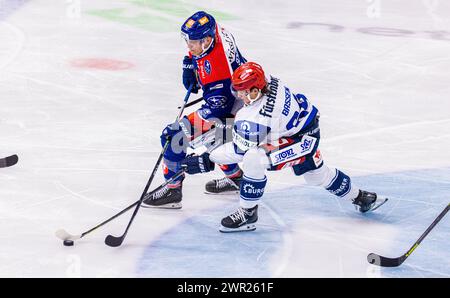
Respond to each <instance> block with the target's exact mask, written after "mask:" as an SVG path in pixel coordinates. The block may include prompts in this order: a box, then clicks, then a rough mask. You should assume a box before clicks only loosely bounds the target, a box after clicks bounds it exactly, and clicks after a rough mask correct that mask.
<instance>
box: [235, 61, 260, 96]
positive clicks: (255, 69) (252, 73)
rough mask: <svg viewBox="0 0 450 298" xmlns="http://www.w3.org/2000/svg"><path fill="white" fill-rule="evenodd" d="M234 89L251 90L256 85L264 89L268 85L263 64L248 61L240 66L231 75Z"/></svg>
mask: <svg viewBox="0 0 450 298" xmlns="http://www.w3.org/2000/svg"><path fill="white" fill-rule="evenodd" d="M231 84H232V85H233V88H234V90H236V91H240V90H250V89H252V88H254V87H256V88H258V89H262V88H264V87H265V86H266V84H267V82H266V77H265V75H264V70H263V69H262V67H261V65H259V64H257V63H255V62H247V63H244V64H242V65H241V66H239V67H238V68H237V69H236V70H235V71H234V73H233V76H232V77H231Z"/></svg>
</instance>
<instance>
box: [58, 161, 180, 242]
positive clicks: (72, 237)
mask: <svg viewBox="0 0 450 298" xmlns="http://www.w3.org/2000/svg"><path fill="white" fill-rule="evenodd" d="M183 173H184V169H182V170H180V171H178V172H177V173H176V174H175V175H174V176H173V177H172V178H170V179H169V180H167V181H166V182H164V183H163V184H161V185H160V186H158V187H157V188H155V189H154V190H153V191H151V192H149V193H148V194H146V195H145V197H149V196H151V195H153V194H154V193H155V192H157V191H158V190H160V189H161V188H163V187H164V186H166V185H167V184H169V183H172V182H173V181H174V180H175V179H177V178H178V177H180V176H181V175H183ZM140 202H141V200H139V201H136V202H134V203H133V204H131V205H130V206H128V207H127V208H125V209H123V210H122V211H120V212H119V213H117V214H115V215H113V216H111V217H110V218H108V219H107V220H105V221H104V222H102V223H100V224H98V225H96V226H95V227H93V228H92V229H90V230H87V231H86V232H84V233H81V234H78V235H73V234H70V233H68V232H67V231H66V230H64V229H59V230H58V231H56V232H55V235H56V237H58V238H59V239H61V240H77V239H80V238H83V237H84V236H86V235H87V234H89V233H91V232H93V231H95V230H97V229H98V228H100V227H101V226H104V225H105V224H107V223H108V222H110V221H112V220H113V219H115V218H117V217H119V216H121V215H122V214H124V213H125V212H127V211H128V210H130V209H131V208H133V207H134V206H136V205H137V204H139V203H140Z"/></svg>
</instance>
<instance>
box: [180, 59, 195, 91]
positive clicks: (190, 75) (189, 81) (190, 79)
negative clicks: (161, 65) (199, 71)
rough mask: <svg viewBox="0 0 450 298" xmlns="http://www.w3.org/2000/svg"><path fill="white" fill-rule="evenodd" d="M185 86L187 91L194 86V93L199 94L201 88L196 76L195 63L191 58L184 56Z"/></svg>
mask: <svg viewBox="0 0 450 298" xmlns="http://www.w3.org/2000/svg"><path fill="white" fill-rule="evenodd" d="M183 85H184V87H185V88H186V90H188V89H189V86H191V85H193V87H192V91H191V92H192V93H198V90H199V87H198V82H197V77H196V76H195V70H194V62H193V61H192V58H189V56H184V59H183Z"/></svg>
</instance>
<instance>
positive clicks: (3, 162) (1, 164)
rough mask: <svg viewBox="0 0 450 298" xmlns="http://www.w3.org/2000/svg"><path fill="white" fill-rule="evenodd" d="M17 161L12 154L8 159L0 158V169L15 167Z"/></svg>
mask: <svg viewBox="0 0 450 298" xmlns="http://www.w3.org/2000/svg"><path fill="white" fill-rule="evenodd" d="M18 161H19V157H18V156H17V155H16V154H14V155H11V156H8V157H3V158H0V168H6V167H10V166H13V165H15V164H16V163H17V162H18Z"/></svg>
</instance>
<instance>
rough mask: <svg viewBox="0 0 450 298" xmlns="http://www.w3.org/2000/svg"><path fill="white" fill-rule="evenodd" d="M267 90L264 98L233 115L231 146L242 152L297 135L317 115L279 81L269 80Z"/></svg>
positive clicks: (308, 104)
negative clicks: (232, 144) (233, 145)
mask: <svg viewBox="0 0 450 298" xmlns="http://www.w3.org/2000/svg"><path fill="white" fill-rule="evenodd" d="M267 87H268V90H269V93H268V94H265V95H263V96H262V97H261V98H260V99H258V100H257V101H256V102H254V103H252V104H250V105H248V106H244V107H242V108H241V109H240V110H239V111H238V113H237V114H236V117H235V121H234V128H233V142H234V143H235V144H236V146H237V147H238V148H239V149H241V150H243V151H247V150H248V149H250V148H252V147H255V146H258V145H261V144H266V143H267V144H272V143H274V144H275V143H276V141H277V140H278V139H280V138H282V137H289V136H293V135H295V134H297V133H301V132H302V130H304V129H305V128H307V127H308V126H309V124H311V123H312V121H313V120H314V118H315V117H316V115H317V113H318V110H317V108H316V107H314V106H313V105H312V104H311V103H310V102H309V101H308V99H307V98H306V97H305V96H304V95H302V94H294V93H292V91H291V90H290V89H289V88H288V87H287V86H286V85H284V84H283V83H282V82H281V81H280V80H279V79H277V78H274V77H272V76H270V80H269V83H268V85H267Z"/></svg>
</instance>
